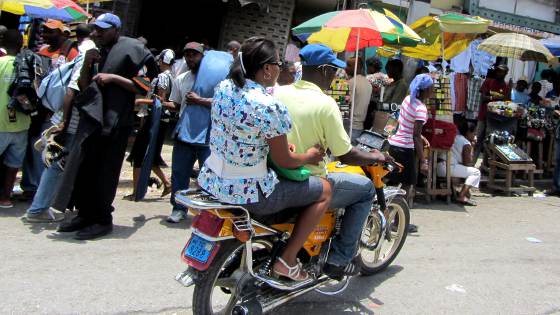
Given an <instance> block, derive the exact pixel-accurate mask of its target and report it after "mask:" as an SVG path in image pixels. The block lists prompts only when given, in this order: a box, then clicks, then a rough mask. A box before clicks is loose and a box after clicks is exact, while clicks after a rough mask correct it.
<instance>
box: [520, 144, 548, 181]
mask: <svg viewBox="0 0 560 315" xmlns="http://www.w3.org/2000/svg"><path fill="white" fill-rule="evenodd" d="M533 142H534V141H530V140H529V141H525V147H526V151H527V155H529V156H531V155H532V154H531V153H532V152H533ZM543 142H544V141H538V142H537V145H536V147H537V148H536V149H537V161H535V174H536V175H537V176H539V178H542V176H543V174H544V164H545V163H544V143H543Z"/></svg>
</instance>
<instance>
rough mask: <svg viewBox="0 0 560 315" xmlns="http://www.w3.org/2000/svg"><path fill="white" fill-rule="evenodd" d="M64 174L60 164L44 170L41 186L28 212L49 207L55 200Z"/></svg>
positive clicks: (35, 211)
mask: <svg viewBox="0 0 560 315" xmlns="http://www.w3.org/2000/svg"><path fill="white" fill-rule="evenodd" d="M62 174H63V173H62V170H61V169H60V168H59V167H58V165H51V167H47V168H46V169H45V171H43V175H41V181H40V182H39V187H38V188H37V192H36V193H35V196H34V197H33V202H31V206H30V207H29V209H27V213H28V214H38V213H41V212H43V211H45V210H47V209H49V207H50V206H51V204H52V202H53V200H54V197H55V193H56V190H57V189H56V188H57V186H58V183H59V180H60V179H61V178H62Z"/></svg>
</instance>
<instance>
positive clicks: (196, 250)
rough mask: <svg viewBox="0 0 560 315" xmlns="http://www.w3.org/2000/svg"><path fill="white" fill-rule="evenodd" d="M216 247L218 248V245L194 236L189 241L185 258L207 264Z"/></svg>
mask: <svg viewBox="0 0 560 315" xmlns="http://www.w3.org/2000/svg"><path fill="white" fill-rule="evenodd" d="M214 246H216V243H214V242H210V241H207V240H205V239H203V238H202V237H200V236H198V235H193V236H192V237H191V240H190V241H189V246H187V248H186V249H185V256H186V257H190V258H193V259H195V260H197V261H199V262H201V263H206V262H207V261H208V258H209V257H210V254H211V253H212V249H214Z"/></svg>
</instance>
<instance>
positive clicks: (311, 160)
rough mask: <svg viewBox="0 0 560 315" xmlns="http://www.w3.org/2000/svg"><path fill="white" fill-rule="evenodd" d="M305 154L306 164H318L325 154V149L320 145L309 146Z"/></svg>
mask: <svg viewBox="0 0 560 315" xmlns="http://www.w3.org/2000/svg"><path fill="white" fill-rule="evenodd" d="M305 154H306V155H307V164H312V165H319V163H320V162H321V161H323V158H324V156H325V150H324V149H323V148H321V147H317V146H314V147H311V148H309V149H308V150H307V151H306V152H305Z"/></svg>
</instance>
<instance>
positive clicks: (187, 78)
mask: <svg viewBox="0 0 560 315" xmlns="http://www.w3.org/2000/svg"><path fill="white" fill-rule="evenodd" d="M195 79H196V75H194V74H193V73H192V72H191V71H187V72H185V73H182V74H180V75H179V76H178V77H177V78H175V80H173V88H172V89H171V96H169V100H170V101H172V102H175V103H177V104H181V109H180V110H179V116H181V114H182V113H183V109H184V108H185V105H186V102H185V99H186V97H185V96H186V95H187V93H188V92H190V91H192V88H193V85H194V80H195Z"/></svg>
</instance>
